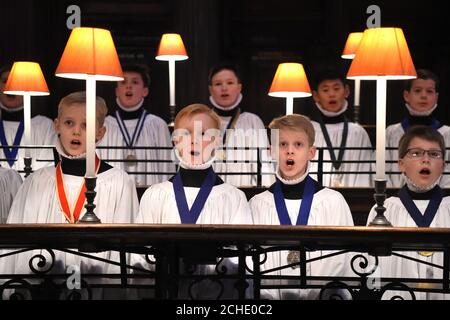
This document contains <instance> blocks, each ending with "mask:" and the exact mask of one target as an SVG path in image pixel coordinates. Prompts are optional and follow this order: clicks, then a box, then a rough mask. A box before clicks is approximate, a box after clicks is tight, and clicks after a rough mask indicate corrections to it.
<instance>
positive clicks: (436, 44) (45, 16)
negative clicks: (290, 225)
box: [0, 0, 450, 132]
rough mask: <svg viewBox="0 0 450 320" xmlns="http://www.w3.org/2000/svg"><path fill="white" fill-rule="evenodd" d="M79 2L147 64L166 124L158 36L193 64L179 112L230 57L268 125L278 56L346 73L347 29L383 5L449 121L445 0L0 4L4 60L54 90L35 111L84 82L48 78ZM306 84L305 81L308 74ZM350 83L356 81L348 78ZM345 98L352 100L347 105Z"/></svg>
mask: <svg viewBox="0 0 450 320" xmlns="http://www.w3.org/2000/svg"><path fill="white" fill-rule="evenodd" d="M71 4H76V5H79V6H80V8H81V25H82V26H94V27H101V28H106V29H109V30H110V31H111V32H112V35H113V38H114V41H115V44H116V48H117V51H118V53H119V56H120V58H121V61H122V63H127V62H140V63H145V64H147V65H148V66H149V68H150V71H151V74H150V75H151V78H152V83H151V86H150V95H149V98H148V99H147V107H148V108H149V109H150V110H151V112H153V113H155V114H157V115H159V116H161V117H163V118H164V119H166V120H169V110H168V100H169V92H168V91H169V90H168V65H167V62H164V61H157V60H155V58H154V56H155V53H156V49H157V46H158V43H159V39H160V37H161V35H162V34H163V33H166V32H177V33H180V34H181V35H182V37H183V40H184V43H185V45H186V48H187V51H188V55H189V60H186V61H181V62H177V63H176V90H177V91H176V99H177V106H178V109H179V108H181V107H183V106H185V105H188V104H190V103H194V102H207V101H208V100H207V99H208V91H207V75H208V70H209V68H210V67H211V66H212V65H214V64H215V63H217V62H219V61H221V60H234V61H235V62H237V63H238V64H239V65H240V67H241V69H242V71H243V72H242V73H243V82H244V87H243V93H244V102H245V105H246V108H247V110H248V111H251V112H254V113H257V114H258V115H260V116H261V118H262V119H263V121H264V122H265V123H266V124H268V122H270V120H271V119H272V118H273V117H275V116H278V115H281V114H283V113H284V111H285V101H284V99H280V98H273V97H269V96H268V95H267V92H268V89H269V87H270V83H271V81H272V78H273V75H274V73H275V70H276V68H277V65H278V63H280V62H287V61H293V62H300V63H303V65H304V67H305V70H306V72H307V75H308V77H309V78H311V75H312V74H314V72H315V70H317V69H320V68H323V67H325V66H333V67H335V68H337V69H339V70H340V71H342V72H343V73H344V74H345V73H346V71H347V69H348V67H349V65H350V60H343V59H341V58H340V53H341V51H342V49H343V46H344V43H345V40H346V38H347V35H348V33H350V32H355V31H363V30H364V29H365V28H366V20H367V19H368V17H369V14H367V13H366V9H367V7H368V6H369V5H371V4H376V5H378V6H380V8H381V26H383V27H400V28H402V29H403V31H404V33H405V36H406V39H407V41H408V45H409V48H410V51H411V54H412V57H413V61H414V63H415V66H416V68H429V69H431V70H433V71H435V72H436V73H437V74H438V76H439V77H440V79H441V90H440V99H439V102H440V103H439V105H440V106H439V108H438V115H439V118H440V120H441V121H442V122H444V123H446V124H450V121H449V120H450V113H449V108H448V106H449V103H450V101H449V99H450V97H449V89H450V78H449V75H450V67H449V59H450V40H449V39H450V37H449V31H450V28H449V27H448V20H449V19H448V12H447V10H445V9H444V8H445V7H444V2H441V1H426V2H425V1H422V2H411V1H343V0H328V1H326V0H322V1H300V0H292V1H280V0H278V1H276V0H264V1H261V0H240V1H232V0H228V1H227V0H172V1H162V0H150V1H143V0H128V1H117V0H116V1H113V0H97V1H57V0H48V1H42V0H40V1H37V0H16V1H1V2H0V23H1V27H0V39H2V40H1V41H2V43H1V45H0V65H2V64H4V63H6V62H9V61H17V60H31V61H37V62H39V63H40V64H41V67H42V68H43V70H44V73H45V76H46V79H47V83H48V85H49V89H50V91H51V95H50V96H48V97H34V98H33V102H32V105H33V112H34V113H41V114H45V115H47V116H49V117H54V116H55V114H56V108H57V105H58V102H59V100H60V99H61V97H63V96H64V95H66V94H68V93H70V92H72V91H74V90H82V89H84V86H85V85H84V82H83V81H78V80H71V79H62V78H57V77H55V76H54V72H55V69H56V66H57V64H58V62H59V59H60V57H61V54H62V52H63V50H64V47H65V44H66V41H67V39H68V37H69V34H70V30H68V29H67V27H66V20H67V18H68V17H69V14H67V13H66V9H67V7H68V6H69V5H71ZM310 80H311V79H310ZM349 84H350V86H351V87H352V89H353V81H349ZM402 86H403V83H402V81H388V113H387V117H388V118H387V123H388V124H391V123H394V122H398V121H399V120H400V119H401V117H402V115H403V114H404V112H405V108H404V106H403V104H402V101H403V99H402ZM113 88H114V84H113V83H108V82H98V83H97V93H98V94H99V95H101V96H103V97H104V98H106V100H107V102H108V104H109V105H111V106H112V105H113V104H112V102H113V101H114V90H113ZM352 97H353V95H351V98H350V103H352V100H353V98H352ZM375 103H376V97H375V82H374V81H365V82H363V83H362V88H361V122H362V124H364V125H366V128H367V129H368V130H369V132H371V131H373V126H374V124H375ZM312 108H313V104H312V99H311V98H305V99H295V102H294V110H295V111H296V112H299V113H305V114H310V111H311V109H312Z"/></svg>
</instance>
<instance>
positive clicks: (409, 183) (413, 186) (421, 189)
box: [402, 173, 441, 193]
mask: <svg viewBox="0 0 450 320" xmlns="http://www.w3.org/2000/svg"><path fill="white" fill-rule="evenodd" d="M402 176H403V177H404V178H405V181H406V185H407V186H408V189H409V190H411V191H412V192H416V193H424V192H427V191H430V190H431V189H433V188H434V187H436V185H438V184H439V181H440V180H441V177H440V176H439V178H437V180H436V181H435V182H433V183H432V184H430V185H428V186H426V187H420V186H418V185H417V184H415V183H414V182H413V181H412V180H411V179H410V178H409V177H408V176H407V175H406V174H404V173H402Z"/></svg>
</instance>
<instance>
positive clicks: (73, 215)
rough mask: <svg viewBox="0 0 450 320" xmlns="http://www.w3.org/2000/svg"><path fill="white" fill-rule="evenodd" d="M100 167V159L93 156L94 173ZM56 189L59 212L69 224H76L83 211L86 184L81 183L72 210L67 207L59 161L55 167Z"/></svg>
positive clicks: (67, 202)
mask: <svg viewBox="0 0 450 320" xmlns="http://www.w3.org/2000/svg"><path fill="white" fill-rule="evenodd" d="M99 167H100V159H99V158H98V157H97V156H95V172H96V173H97V172H98V169H99ZM56 189H57V191H58V200H59V204H60V207H61V210H62V211H63V212H64V216H65V217H66V220H67V221H68V222H69V223H76V222H77V221H78V219H79V218H80V213H81V210H82V209H83V205H84V202H85V201H86V195H85V192H86V184H85V182H84V181H83V183H82V185H81V187H80V189H81V190H80V192H79V193H78V198H77V201H76V203H75V207H74V208H73V210H71V209H70V207H69V201H68V200H67V196H66V189H65V187H64V180H63V173H62V169H61V161H60V162H59V163H58V165H57V166H56Z"/></svg>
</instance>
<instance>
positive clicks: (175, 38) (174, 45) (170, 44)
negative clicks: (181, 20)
mask: <svg viewBox="0 0 450 320" xmlns="http://www.w3.org/2000/svg"><path fill="white" fill-rule="evenodd" d="M188 58H189V57H188V55H187V52H186V48H185V47H184V44H183V39H181V36H180V35H179V34H178V33H165V34H163V35H162V37H161V41H160V42H159V47H158V51H157V53H156V57H155V59H156V60H162V61H170V60H173V61H181V60H186V59H188Z"/></svg>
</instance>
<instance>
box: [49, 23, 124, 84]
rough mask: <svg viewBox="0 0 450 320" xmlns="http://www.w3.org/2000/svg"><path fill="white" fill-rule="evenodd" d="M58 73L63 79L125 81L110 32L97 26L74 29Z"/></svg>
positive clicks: (56, 73) (57, 70)
mask: <svg viewBox="0 0 450 320" xmlns="http://www.w3.org/2000/svg"><path fill="white" fill-rule="evenodd" d="M55 75H56V76H58V77H63V78H71V79H86V78H87V76H88V75H90V76H94V78H95V79H96V80H104V81H119V80H123V72H122V67H121V66H120V62H119V57H118V56H117V52H116V48H115V46H114V41H113V39H112V36H111V33H110V32H109V31H108V30H105V29H98V28H75V29H73V30H72V33H71V34H70V37H69V40H68V41H67V44H66V48H65V49H64V52H63V55H62V57H61V60H60V61H59V64H58V67H57V68H56V72H55Z"/></svg>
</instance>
